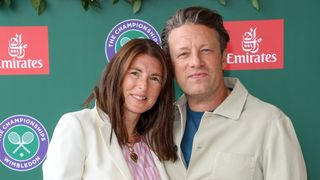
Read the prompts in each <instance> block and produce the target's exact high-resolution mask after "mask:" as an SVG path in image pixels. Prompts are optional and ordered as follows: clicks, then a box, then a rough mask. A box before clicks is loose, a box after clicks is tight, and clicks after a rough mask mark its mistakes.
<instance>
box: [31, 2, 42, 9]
mask: <svg viewBox="0 0 320 180" xmlns="http://www.w3.org/2000/svg"><path fill="white" fill-rule="evenodd" d="M40 3H41V0H31V4H32V6H33V8H35V9H36V10H38V9H39V7H40Z"/></svg>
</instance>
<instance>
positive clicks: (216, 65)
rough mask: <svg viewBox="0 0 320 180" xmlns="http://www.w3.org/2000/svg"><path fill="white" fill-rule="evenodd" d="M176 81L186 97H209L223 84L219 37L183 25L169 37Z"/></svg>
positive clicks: (199, 27)
mask: <svg viewBox="0 0 320 180" xmlns="http://www.w3.org/2000/svg"><path fill="white" fill-rule="evenodd" d="M168 43H169V51H170V57H171V59H172V63H173V65H174V71H175V77H176V80H177V82H178V84H179V86H180V87H181V89H182V90H183V92H184V93H185V94H186V95H187V96H191V97H197V96H200V97H205V96H212V95H214V94H216V92H217V91H218V90H219V89H220V87H221V85H222V84H223V68H224V66H225V65H226V52H224V53H221V50H220V43H219V34H218V33H217V32H216V31H215V30H214V29H211V28H208V27H206V26H204V25H195V24H185V25H183V26H180V27H178V28H175V29H173V30H172V31H171V32H170V34H169V37H168Z"/></svg>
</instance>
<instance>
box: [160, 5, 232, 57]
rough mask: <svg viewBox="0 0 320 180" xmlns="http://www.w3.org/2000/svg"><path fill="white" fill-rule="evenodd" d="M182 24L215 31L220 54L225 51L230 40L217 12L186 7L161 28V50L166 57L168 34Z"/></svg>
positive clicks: (202, 8)
mask: <svg viewBox="0 0 320 180" xmlns="http://www.w3.org/2000/svg"><path fill="white" fill-rule="evenodd" d="M184 24H198V25H204V26H207V27H208V28H211V29H214V30H216V31H217V32H218V34H219V41H220V49H221V52H223V51H224V50H225V49H226V47H227V43H228V42H229V39H230V38H229V34H228V32H227V30H226V29H225V28H224V26H223V20H222V16H221V15H220V14H219V13H218V12H217V11H214V10H210V9H207V8H204V7H188V8H184V9H180V10H178V11H177V12H176V13H175V14H174V15H173V16H171V17H170V18H169V19H168V21H167V22H166V24H165V26H164V28H163V31H162V35H161V39H162V48H163V50H164V51H165V53H166V54H167V55H168V54H169V43H168V38H169V34H170V32H171V31H172V30H173V29H175V28H178V27H180V26H182V25H184Z"/></svg>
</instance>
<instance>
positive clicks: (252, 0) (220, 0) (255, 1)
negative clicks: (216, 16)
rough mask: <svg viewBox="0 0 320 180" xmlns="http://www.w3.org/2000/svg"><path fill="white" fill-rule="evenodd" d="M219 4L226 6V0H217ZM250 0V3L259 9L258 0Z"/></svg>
mask: <svg viewBox="0 0 320 180" xmlns="http://www.w3.org/2000/svg"><path fill="white" fill-rule="evenodd" d="M217 1H218V2H219V3H220V4H221V5H224V6H226V5H227V0H217ZM250 1H251V5H252V6H253V7H254V8H255V9H256V10H257V11H259V10H260V6H259V0H250Z"/></svg>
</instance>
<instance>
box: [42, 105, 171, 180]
mask: <svg viewBox="0 0 320 180" xmlns="http://www.w3.org/2000/svg"><path fill="white" fill-rule="evenodd" d="M111 131H112V130H111V124H110V123H109V118H108V117H107V115H106V114H105V113H102V111H100V110H98V108H96V107H95V108H94V109H84V110H82V111H78V112H73V113H67V114H65V115H63V116H62V117H61V119H60V120H59V122H58V124H57V126H56V128H55V130H54V133H53V137H52V139H51V142H50V145H49V150H48V153H47V159H46V160H45V162H44V164H43V179H44V180H132V179H133V177H132V175H131V172H130V169H129V166H128V165H127V162H126V160H125V159H124V157H123V155H122V150H121V148H120V146H119V144H118V141H117V139H116V135H115V134H114V133H112V140H111V142H110V132H111ZM152 156H153V158H154V161H155V164H156V166H157V168H158V170H159V174H160V176H161V179H168V177H167V175H166V173H165V170H164V167H163V164H162V163H161V162H160V161H159V160H158V158H157V157H156V155H155V154H154V153H152Z"/></svg>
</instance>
